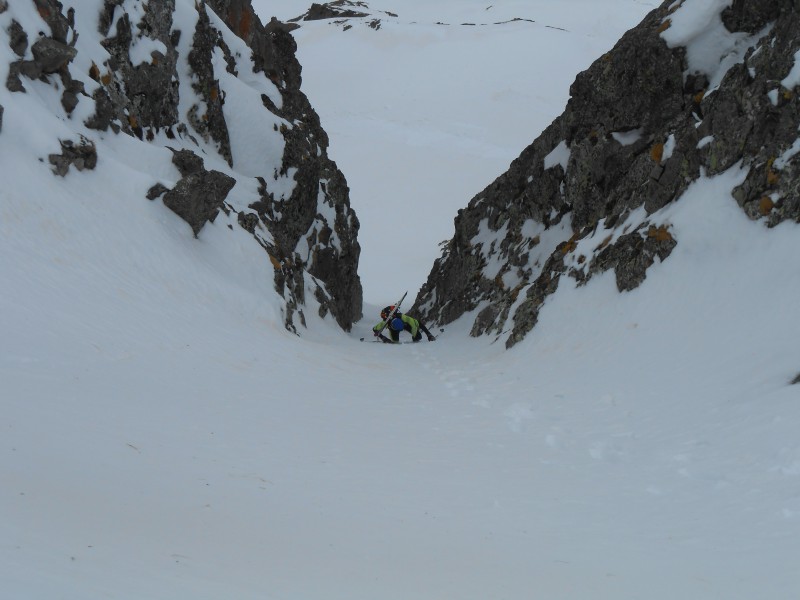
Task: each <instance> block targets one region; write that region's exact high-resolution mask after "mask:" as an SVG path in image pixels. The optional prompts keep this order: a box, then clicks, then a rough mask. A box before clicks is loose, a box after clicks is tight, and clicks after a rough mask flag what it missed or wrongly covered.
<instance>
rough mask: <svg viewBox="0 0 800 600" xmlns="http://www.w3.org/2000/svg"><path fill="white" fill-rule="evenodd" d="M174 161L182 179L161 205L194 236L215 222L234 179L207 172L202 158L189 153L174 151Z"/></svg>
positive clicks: (166, 195) (166, 194)
mask: <svg viewBox="0 0 800 600" xmlns="http://www.w3.org/2000/svg"><path fill="white" fill-rule="evenodd" d="M173 162H174V163H175V165H176V166H177V167H178V169H179V170H180V172H181V174H182V175H183V177H182V178H181V179H180V180H179V181H178V183H177V184H176V185H175V187H174V188H173V189H171V190H169V191H167V192H166V193H165V194H164V204H165V205H166V206H168V207H169V208H170V209H171V210H172V211H173V212H175V214H177V215H178V216H180V217H181V218H182V219H183V220H184V221H186V222H187V223H189V225H190V226H191V227H192V231H193V232H194V235H195V237H197V234H198V233H200V230H201V229H202V228H203V225H205V224H206V223H207V222H208V221H212V222H213V221H214V219H216V217H217V214H218V213H219V210H220V208H222V206H223V203H224V201H225V198H226V197H227V196H228V193H229V192H230V191H231V190H232V189H233V186H234V185H236V180H235V179H234V178H233V177H229V176H227V175H225V174H224V173H220V172H219V171H213V170H212V171H206V170H205V168H204V165H203V159H202V158H200V157H199V156H197V155H196V154H194V153H193V152H191V151H189V150H182V151H181V152H176V153H175V156H174V157H173ZM151 192H152V188H151ZM150 195H151V194H148V196H150Z"/></svg>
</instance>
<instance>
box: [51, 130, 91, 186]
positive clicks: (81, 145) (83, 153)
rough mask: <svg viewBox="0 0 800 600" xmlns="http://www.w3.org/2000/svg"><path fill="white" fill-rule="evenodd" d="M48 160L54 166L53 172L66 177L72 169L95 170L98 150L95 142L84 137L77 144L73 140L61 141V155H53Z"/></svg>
mask: <svg viewBox="0 0 800 600" xmlns="http://www.w3.org/2000/svg"><path fill="white" fill-rule="evenodd" d="M48 158H49V160H50V164H51V165H53V172H54V173H55V174H56V175H60V176H61V177H64V176H65V175H66V174H67V172H69V168H70V167H75V168H76V169H77V170H78V171H83V170H84V169H90V170H91V169H94V168H95V167H96V166H97V149H96V148H95V145H94V143H93V142H91V141H90V140H87V139H86V138H84V137H81V139H80V141H79V142H78V143H77V144H76V143H75V142H73V141H72V140H61V154H51V155H50V156H49V157H48Z"/></svg>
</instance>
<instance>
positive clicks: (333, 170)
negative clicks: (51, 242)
mask: <svg viewBox="0 0 800 600" xmlns="http://www.w3.org/2000/svg"><path fill="white" fill-rule="evenodd" d="M29 1H31V2H33V3H34V5H35V8H36V10H37V12H38V14H39V16H41V18H42V19H43V20H44V22H45V24H44V25H43V26H42V31H41V32H40V31H25V30H24V28H23V26H22V25H20V23H17V22H16V21H12V25H11V26H10V27H9V28H8V30H7V31H3V32H0V36H6V41H4V42H3V43H4V44H8V47H10V48H11V49H12V51H13V56H14V57H15V60H14V61H13V62H12V63H11V64H10V65H9V69H8V76H7V79H6V87H7V88H8V89H9V90H11V91H13V92H19V93H24V92H25V91H26V86H27V85H28V82H32V81H34V80H36V81H38V82H42V83H44V84H49V85H52V86H53V87H55V88H57V89H58V90H59V93H60V96H61V106H62V108H63V110H64V114H65V116H66V121H65V122H67V123H70V119H72V118H74V116H73V115H75V114H79V113H80V112H81V111H77V110H76V108H77V107H79V106H80V103H81V102H83V101H85V100H86V99H87V97H88V96H91V98H92V100H93V101H94V102H93V106H94V110H93V114H92V115H91V116H90V117H89V118H88V119H86V121H85V122H84V123H83V125H84V126H85V128H83V127H82V128H79V131H80V133H82V134H83V135H84V137H82V138H80V141H79V142H71V141H65V142H62V144H61V145H62V153H61V154H58V155H52V156H50V157H48V158H49V160H50V162H51V163H52V164H53V167H54V172H55V173H56V174H58V175H62V176H64V175H66V174H67V173H68V172H69V169H70V167H75V169H77V170H81V169H91V168H95V166H96V165H97V148H96V146H95V145H94V143H93V142H92V141H91V139H90V138H91V135H89V134H90V133H91V131H99V132H105V135H106V136H107V135H114V134H119V135H129V136H132V137H135V138H137V139H138V140H140V141H141V143H144V144H152V145H157V146H160V147H168V148H170V149H171V150H172V151H173V160H172V164H173V165H174V167H175V169H174V173H175V178H174V179H171V180H168V181H155V180H154V181H153V184H152V186H151V187H150V189H149V190H148V192H147V194H146V198H148V199H150V200H156V199H158V198H161V199H162V201H163V203H164V204H165V205H166V206H167V207H169V208H170V209H171V210H173V211H174V212H175V213H176V214H178V215H179V216H181V217H182V218H183V219H184V220H186V221H187V223H188V224H189V226H190V227H191V228H192V231H193V232H194V234H195V236H198V235H201V232H202V228H203V227H204V226H205V225H206V224H207V223H209V222H214V221H215V219H217V218H218V217H219V215H220V211H222V212H224V213H225V215H226V216H227V217H232V219H229V223H231V225H230V226H231V227H234V226H236V224H237V223H238V224H239V226H241V227H242V228H243V229H244V230H245V231H247V232H249V234H251V235H252V236H253V237H254V238H255V239H256V240H257V241H258V243H259V244H260V245H261V247H262V248H264V250H265V253H264V260H268V261H270V263H271V264H272V265H273V267H274V273H275V289H276V291H277V292H278V293H279V294H281V295H282V296H283V298H284V300H285V304H286V311H285V317H286V326H287V328H289V329H290V330H294V331H297V330H298V328H299V327H301V326H303V325H305V315H304V314H303V310H304V305H305V302H306V300H307V299H311V298H314V299H316V300H317V301H318V302H319V306H320V307H319V311H320V313H321V314H322V315H323V316H325V315H328V314H330V315H332V316H333V317H334V318H335V319H336V321H337V322H338V323H339V325H341V327H343V328H344V329H349V328H350V327H351V325H352V323H353V322H354V321H356V320H358V319H359V318H360V317H361V283H360V279H359V277H358V274H357V266H358V259H359V253H360V248H359V245H358V241H357V234H358V226H359V224H358V219H357V218H356V215H355V213H354V212H353V211H352V209H351V208H350V204H349V190H348V188H347V183H346V181H345V179H344V176H343V175H342V173H341V172H340V171H339V170H338V168H337V166H336V164H335V163H334V162H333V161H331V160H330V159H329V158H328V156H327V147H328V138H327V135H326V134H325V132H324V131H323V129H322V127H321V125H320V122H319V118H318V116H317V115H316V113H315V112H314V110H313V108H312V107H311V105H310V104H309V102H308V99H307V98H306V97H305V95H304V94H303V93H302V91H301V89H300V84H301V67H300V64H299V63H298V62H297V59H296V57H295V51H296V45H295V42H294V39H293V38H292V37H291V35H290V33H289V32H290V31H291V30H292V29H293V28H296V26H293V25H286V24H283V23H280V22H279V21H277V20H274V19H273V20H272V21H271V22H270V23H269V24H268V25H267V26H264V25H263V24H262V23H261V21H260V20H259V18H258V16H257V15H256V14H255V12H254V10H253V8H252V5H251V3H250V1H249V0H206V1H205V2H198V3H195V4H194V5H193V6H194V10H196V11H197V20H196V25H195V26H194V28H193V30H191V31H182V30H180V29H178V28H177V27H178V26H177V24H176V22H175V19H174V18H173V15H174V13H175V10H176V5H175V0H163V1H159V2H155V1H151V2H143V3H140V5H137V8H136V10H130V7H128V6H127V4H126V3H124V2H122V0H105V1H104V2H103V3H102V6H101V7H99V14H97V15H96V17H95V18H96V23H97V32H99V34H100V35H101V36H102V39H101V44H102V45H103V47H104V48H105V50H106V51H107V54H106V53H98V56H91V57H81V59H82V60H80V61H76V60H75V58H76V54H77V49H76V40H77V39H78V36H79V35H80V34H82V33H83V34H84V35H96V32H94V31H93V32H79V31H76V29H75V23H76V19H75V12H74V11H75V10H78V11H81V10H94V9H95V7H94V6H91V7H89V6H83V5H81V4H80V3H78V4H76V5H74V6H75V9H74V10H73V8H69V9H66V8H65V7H64V4H63V3H61V2H58V1H57V0H29ZM6 7H7V4H6V3H5V2H4V0H0V8H2V9H5V8H6ZM65 11H66V12H65ZM212 11H213V13H216V16H214V14H212ZM217 17H219V19H221V20H222V22H223V23H224V24H225V26H222V25H221V24H220V20H219V19H218V18H217ZM77 22H79V23H86V22H87V17H86V15H83V18H82V19H80V20H77ZM226 27H227V29H226ZM48 28H49V31H47V29H48ZM237 36H238V38H240V40H243V41H244V43H245V44H246V45H247V46H248V49H247V51H246V52H245V51H242V43H241V41H240V40H239V39H236V37H237ZM232 47H233V48H235V50H232V49H231V48H232ZM145 48H146V49H147V50H146V52H149V57H148V56H143V54H142V49H145ZM179 49H180V51H179ZM219 57H221V58H222V60H221V61H218V60H217V59H218V58H219ZM76 63H80V64H83V65H87V64H89V65H91V67H90V68H89V69H88V72H77V69H76V68H75V64H76ZM187 72H188V73H189V75H190V78H186V79H185V80H183V81H182V80H181V78H182V77H184V74H185V73H187ZM254 74H261V76H263V77H264V84H263V88H264V89H269V90H270V93H269V94H264V95H263V96H262V104H263V110H264V111H265V113H266V115H267V116H266V118H265V119H263V120H260V122H261V123H263V122H264V121H268V122H270V123H272V122H274V123H275V125H274V129H272V128H267V130H266V131H264V132H263V138H264V139H265V140H269V141H268V143H269V144H270V145H271V147H274V148H276V149H277V150H278V152H276V154H277V156H278V157H279V158H278V160H277V161H276V162H275V164H271V163H270V164H266V160H267V159H265V167H264V172H263V173H259V174H254V173H252V167H248V173H247V175H243V174H242V173H241V170H244V169H239V165H238V164H237V158H236V156H234V152H233V150H232V140H231V133H230V129H229V124H230V122H232V121H231V120H232V119H242V118H248V117H247V116H243V115H241V114H236V113H232V112H231V111H230V110H229V108H228V107H226V105H225V99H226V92H227V90H226V85H228V84H229V82H230V81H231V80H232V78H236V77H239V76H240V75H244V76H245V77H244V78H245V79H248V80H250V79H252V77H253V76H254ZM37 85H38V84H37ZM273 90H274V92H273ZM182 101H183V102H185V104H182V103H181V102H182ZM6 108H7V109H8V108H9V107H8V106H7V107H6ZM6 112H7V113H8V110H7V111H6ZM8 116H9V115H8V114H6V118H8ZM0 117H2V112H1V111H0ZM0 125H2V123H0ZM258 126H259V127H263V125H258ZM103 137H105V136H103ZM242 158H244V159H249V158H250V157H240V160H241V159H242ZM219 159H222V161H223V162H222V165H220V163H219ZM212 160H213V161H215V162H216V165H215V166H216V169H215V168H212V167H211V166H210V165H211V162H212ZM250 162H251V163H252V162H253V161H250ZM206 165H209V166H208V167H206ZM170 171H172V169H168V170H167V171H166V172H170ZM254 178H255V179H256V180H257V183H256V185H253V181H252V180H253V179H254ZM244 180H250V181H247V182H246V185H241V186H238V187H237V183H239V182H242V181H244ZM256 188H259V189H260V191H259V192H255V189H256ZM244 189H246V190H248V191H242V190H244ZM307 292H308V293H307Z"/></svg>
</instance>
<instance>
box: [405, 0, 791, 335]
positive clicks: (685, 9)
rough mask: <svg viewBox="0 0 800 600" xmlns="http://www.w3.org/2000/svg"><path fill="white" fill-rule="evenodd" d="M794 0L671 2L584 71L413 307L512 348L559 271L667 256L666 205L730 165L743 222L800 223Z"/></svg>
mask: <svg viewBox="0 0 800 600" xmlns="http://www.w3.org/2000/svg"><path fill="white" fill-rule="evenodd" d="M799 52H800V14H798V3H797V1H796V0H768V1H760V0H759V1H758V2H756V1H755V0H736V1H733V2H732V1H730V0H715V1H713V2H707V1H706V0H669V1H666V2H664V3H663V4H662V5H661V6H660V7H659V8H658V9H656V10H654V11H652V12H651V13H650V14H649V15H648V16H647V17H646V18H645V19H644V21H643V22H642V23H641V24H640V25H638V26H637V27H635V28H634V29H632V30H631V31H629V32H628V33H627V34H626V35H625V36H623V38H622V39H621V40H620V41H619V42H618V43H617V45H616V46H615V47H614V48H613V49H612V50H611V51H610V52H608V53H607V54H605V55H604V56H602V57H600V58H599V59H598V60H597V61H595V63H594V64H593V65H592V66H591V67H590V68H589V69H588V70H586V71H585V72H583V73H581V74H579V75H578V77H577V78H576V80H575V82H574V83H573V85H572V87H571V88H570V95H571V99H570V101H569V103H568V105H567V107H566V110H565V112H564V113H563V114H562V115H561V116H560V117H558V118H557V119H556V120H555V121H554V122H553V123H552V124H551V125H550V126H549V127H548V128H547V129H546V130H545V131H544V132H543V133H542V135H541V136H540V137H539V138H538V139H537V140H536V141H534V142H533V143H532V144H531V145H530V146H529V147H528V148H526V149H525V150H524V151H523V152H522V154H521V155H520V156H519V158H517V159H516V160H515V161H514V162H513V163H512V164H511V166H510V168H509V170H508V171H507V172H506V173H504V174H503V175H501V176H500V177H498V178H497V179H496V180H495V181H494V182H493V183H492V184H491V185H489V186H488V187H487V188H486V189H484V190H483V191H482V192H480V193H479V194H478V195H477V196H475V197H474V198H473V199H472V200H471V201H470V203H469V205H468V206H467V207H466V208H465V209H463V210H461V211H459V214H458V216H457V217H456V219H455V233H454V236H453V238H452V239H451V240H450V241H449V242H448V243H447V245H446V246H445V248H444V251H443V253H442V256H441V257H440V258H439V259H438V260H437V261H436V262H435V264H434V266H433V269H432V270H431V273H430V275H429V277H428V280H427V282H426V283H425V285H424V286H423V287H422V289H421V290H420V292H419V294H418V296H417V298H416V302H415V310H417V311H419V312H420V313H421V314H422V315H424V316H425V317H426V318H427V319H428V320H430V321H432V322H436V323H439V324H446V323H450V322H452V321H454V320H456V319H458V318H460V317H462V316H464V315H465V314H470V315H471V317H470V318H472V319H473V324H472V330H471V333H472V335H473V336H478V335H484V334H486V335H493V336H497V337H499V338H502V339H504V340H505V343H506V346H508V347H510V346H513V345H514V344H515V343H517V342H518V341H519V340H521V339H522V338H523V337H524V336H525V335H526V334H527V333H528V332H529V331H530V330H531V329H532V328H533V327H534V326H535V324H536V321H537V318H538V313H539V309H540V308H541V306H542V305H543V303H544V302H545V300H546V298H547V297H548V296H550V295H551V294H553V293H554V292H556V290H557V289H558V285H559V280H560V278H561V277H563V276H568V277H573V278H574V279H576V280H577V281H578V282H579V283H585V282H586V281H588V280H589V279H590V278H591V277H592V276H593V275H594V274H597V273H601V272H605V271H608V270H611V269H613V270H614V272H615V275H616V280H617V287H618V289H619V291H620V292H624V291H627V290H631V289H634V288H635V287H637V286H638V285H640V284H641V283H642V281H644V279H645V277H646V273H647V270H648V268H649V267H650V266H651V265H652V264H654V263H655V262H656V261H657V260H658V261H664V260H668V257H669V255H670V253H671V252H672V250H673V249H674V248H675V246H676V244H679V243H680V237H679V235H678V234H677V233H676V232H675V231H674V229H673V227H672V225H671V223H670V222H669V220H668V219H665V218H662V216H661V212H660V211H662V209H664V208H665V207H666V206H668V205H670V204H671V203H674V202H676V201H678V200H680V198H681V197H682V195H683V193H684V192H685V191H686V190H687V188H688V187H689V186H690V184H691V183H692V182H694V181H696V180H698V179H699V178H701V177H704V176H711V175H715V174H719V173H722V172H724V171H726V170H728V169H731V168H732V167H734V166H736V165H741V166H742V167H743V168H744V169H746V172H747V174H746V177H745V178H744V180H743V182H742V183H741V184H740V185H738V186H737V187H736V188H735V189H734V191H733V194H732V195H733V198H732V199H731V202H734V201H735V202H737V203H738V204H739V206H740V207H741V208H742V210H744V211H745V213H746V214H747V215H748V216H749V217H750V218H752V219H756V220H761V221H762V222H763V223H764V226H765V227H773V226H775V225H777V224H778V223H781V222H782V221H785V220H794V221H800V161H798V160H797V156H798V154H800V133H798V129H799V128H800V102H799V101H798V89H797V86H798V83H800V81H799V80H800V77H798V75H797V73H798V71H797V69H798V66H797V63H798V61H800V57H799V56H798V53H799Z"/></svg>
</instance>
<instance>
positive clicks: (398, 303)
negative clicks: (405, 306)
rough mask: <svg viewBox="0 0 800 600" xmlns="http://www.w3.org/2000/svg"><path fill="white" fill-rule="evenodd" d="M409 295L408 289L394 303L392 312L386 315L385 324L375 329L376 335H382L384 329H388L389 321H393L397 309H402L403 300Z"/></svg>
mask: <svg viewBox="0 0 800 600" xmlns="http://www.w3.org/2000/svg"><path fill="white" fill-rule="evenodd" d="M407 295H408V291H406V293H405V294H403V297H402V298H400V300H398V301H397V303H396V304H395V305H394V308H393V309H392V312H390V313H389V316H388V317H386V319H385V320H384V321H383V324H382V325H381V326H380V327H379V328H378V329H376V330H375V337H380V335H381V334H382V333H383V330H384V329H386V327H387V326H388V325H389V323H391V322H392V319H394V316H395V314H397V311H398V310H399V309H400V305H401V304H402V303H403V300H405V299H406V296H407Z"/></svg>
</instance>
